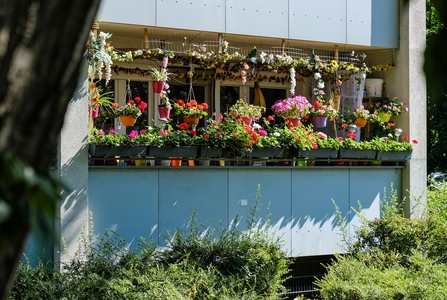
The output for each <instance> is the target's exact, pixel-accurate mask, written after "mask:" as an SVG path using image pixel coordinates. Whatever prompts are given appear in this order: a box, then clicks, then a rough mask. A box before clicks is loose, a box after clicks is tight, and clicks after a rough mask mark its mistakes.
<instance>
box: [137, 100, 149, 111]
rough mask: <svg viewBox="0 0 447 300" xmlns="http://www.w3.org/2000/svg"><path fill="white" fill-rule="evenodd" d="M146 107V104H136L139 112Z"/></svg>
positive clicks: (141, 102) (142, 102)
mask: <svg viewBox="0 0 447 300" xmlns="http://www.w3.org/2000/svg"><path fill="white" fill-rule="evenodd" d="M146 107H147V104H146V102H144V101H140V103H139V104H138V109H139V110H141V111H143V110H145V109H146Z"/></svg>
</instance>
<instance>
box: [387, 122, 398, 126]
mask: <svg viewBox="0 0 447 300" xmlns="http://www.w3.org/2000/svg"><path fill="white" fill-rule="evenodd" d="M394 125H396V124H395V123H394V122H389V123H388V126H389V127H393V126H394Z"/></svg>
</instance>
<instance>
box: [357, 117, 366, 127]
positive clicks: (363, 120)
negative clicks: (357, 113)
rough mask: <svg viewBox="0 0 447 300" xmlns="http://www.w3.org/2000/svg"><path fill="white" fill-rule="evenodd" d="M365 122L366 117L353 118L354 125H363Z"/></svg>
mask: <svg viewBox="0 0 447 300" xmlns="http://www.w3.org/2000/svg"><path fill="white" fill-rule="evenodd" d="M367 122H368V120H367V119H363V118H357V119H355V125H357V126H358V127H365V125H366V123H367Z"/></svg>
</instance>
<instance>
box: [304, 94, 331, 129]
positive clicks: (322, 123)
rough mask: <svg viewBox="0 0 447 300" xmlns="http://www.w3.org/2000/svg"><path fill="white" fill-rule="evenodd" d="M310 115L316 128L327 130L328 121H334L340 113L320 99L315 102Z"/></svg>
mask: <svg viewBox="0 0 447 300" xmlns="http://www.w3.org/2000/svg"><path fill="white" fill-rule="evenodd" d="M308 115H309V117H311V118H312V124H313V126H314V127H315V128H325V127H326V123H327V120H328V119H329V120H333V119H334V118H335V117H336V116H337V115H338V111H337V110H336V109H334V108H333V107H332V106H331V105H330V104H327V103H326V102H325V101H324V100H323V99H319V100H316V101H314V103H313V105H312V106H311V108H310V109H309V113H308Z"/></svg>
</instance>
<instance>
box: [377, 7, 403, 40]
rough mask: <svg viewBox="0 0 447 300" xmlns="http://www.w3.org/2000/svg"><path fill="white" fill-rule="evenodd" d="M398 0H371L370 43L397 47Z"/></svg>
mask: <svg viewBox="0 0 447 300" xmlns="http://www.w3.org/2000/svg"><path fill="white" fill-rule="evenodd" d="M399 24H400V19H399V1H398V0H392V1H391V0H374V1H373V2H372V25H371V26H372V28H371V29H372V30H371V34H372V36H371V45H372V46H383V47H390V48H399V29H400V28H399Z"/></svg>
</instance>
